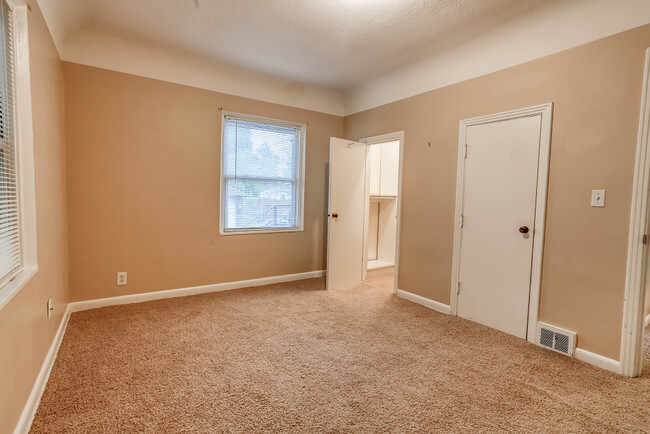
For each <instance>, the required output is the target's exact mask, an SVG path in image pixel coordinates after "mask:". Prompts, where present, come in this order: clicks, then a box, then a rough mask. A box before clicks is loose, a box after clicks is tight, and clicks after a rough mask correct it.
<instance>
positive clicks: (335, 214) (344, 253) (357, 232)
mask: <svg viewBox="0 0 650 434" xmlns="http://www.w3.org/2000/svg"><path fill="white" fill-rule="evenodd" d="M365 198H366V144H365V143H360V142H354V141H352V140H344V139H337V138H334V137H332V138H331V139H330V185H329V206H328V231H327V289H334V288H340V287H342V286H346V285H351V284H354V283H357V282H360V281H361V280H362V275H363V238H364V223H365V222H364V218H365V214H364V207H365Z"/></svg>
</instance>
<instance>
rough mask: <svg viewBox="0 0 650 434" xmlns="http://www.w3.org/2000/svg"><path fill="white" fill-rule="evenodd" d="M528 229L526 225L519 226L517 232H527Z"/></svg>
mask: <svg viewBox="0 0 650 434" xmlns="http://www.w3.org/2000/svg"><path fill="white" fill-rule="evenodd" d="M528 230H529V229H528V226H522V227H520V228H519V232H521V233H522V234H527V233H528Z"/></svg>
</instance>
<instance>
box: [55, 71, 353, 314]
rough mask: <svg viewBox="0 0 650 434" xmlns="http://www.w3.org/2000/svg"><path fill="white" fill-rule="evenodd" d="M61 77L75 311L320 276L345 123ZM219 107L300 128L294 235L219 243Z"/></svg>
mask: <svg viewBox="0 0 650 434" xmlns="http://www.w3.org/2000/svg"><path fill="white" fill-rule="evenodd" d="M64 69H65V90H66V129H67V130H66V133H67V144H68V148H67V158H68V178H67V180H68V183H67V189H68V218H69V227H70V233H69V252H70V296H71V299H72V300H73V301H76V300H85V299H94V298H101V297H111V296H118V295H124V294H133V293H139V292H149V291H158V290H164V289H173V288H183V287H188V286H195V285H206V284H211V283H220V282H229V281H236V280H243V279H252V278H258V277H266V276H276V275H283V274H290V273H300V272H306V271H313V270H322V269H324V267H325V248H326V247H325V246H326V242H325V240H326V238H325V234H326V230H325V224H326V213H327V195H326V192H327V177H328V168H327V161H328V159H329V137H330V136H332V135H334V136H340V135H341V134H342V132H343V118H341V117H338V116H332V115H325V114H320V113H316V112H310V111H306V110H301V109H295V108H290V107H285V106H280V105H275V104H270V103H263V102H260V101H254V100H250V99H245V98H240V97H235V96H231V95H225V94H220V93H216V92H211V91H207V90H202V89H197V88H191V87H187V86H182V85H178V84H172V83H168V82H163V81H158V80H153V79H148V78H142V77H137V76H133V75H128V74H123V73H118V72H112V71H107V70H102V69H97V68H92V67H88V66H82V65H78V64H72V63H64ZM219 107H223V109H224V110H229V111H234V112H241V113H247V114H253V115H260V116H267V117H273V118H278V119H283V120H289V121H297V122H306V123H308V126H307V151H306V173H307V177H306V190H305V202H306V205H305V230H304V231H303V232H294V233H271V234H247V235H228V236H220V235H219V159H220V146H221V112H220V111H219ZM118 271H126V272H128V285H126V286H116V285H115V280H116V276H115V273H116V272H118Z"/></svg>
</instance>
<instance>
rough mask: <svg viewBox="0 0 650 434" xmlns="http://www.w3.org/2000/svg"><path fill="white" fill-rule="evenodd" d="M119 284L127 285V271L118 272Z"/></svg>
mask: <svg viewBox="0 0 650 434" xmlns="http://www.w3.org/2000/svg"><path fill="white" fill-rule="evenodd" d="M117 284H118V286H119V285H126V271H118V273H117Z"/></svg>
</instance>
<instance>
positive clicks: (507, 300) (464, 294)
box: [457, 115, 541, 338]
mask: <svg viewBox="0 0 650 434" xmlns="http://www.w3.org/2000/svg"><path fill="white" fill-rule="evenodd" d="M540 131H541V116H539V115H537V116H532V117H525V118H519V119H512V120H507V121H500V122H492V123H486V124H480V125H473V126H470V127H468V128H467V130H466V143H467V144H468V151H467V159H466V160H465V168H464V174H465V179H464V188H463V202H464V203H463V212H462V214H463V216H464V225H463V228H462V232H461V243H460V268H459V280H460V284H461V287H460V293H459V295H458V309H457V313H458V315H459V316H462V317H464V318H468V319H470V320H472V321H476V322H479V323H481V324H484V325H487V326H489V327H492V328H495V329H498V330H501V331H504V332H506V333H510V334H513V335H515V336H519V337H522V338H525V337H526V329H527V320H528V303H529V295H530V278H531V261H532V252H533V231H534V226H535V201H536V191H537V169H538V162H539V147H540V146H539V145H540ZM523 226H526V227H528V228H529V232H528V233H527V234H522V233H520V231H519V228H520V227H523Z"/></svg>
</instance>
